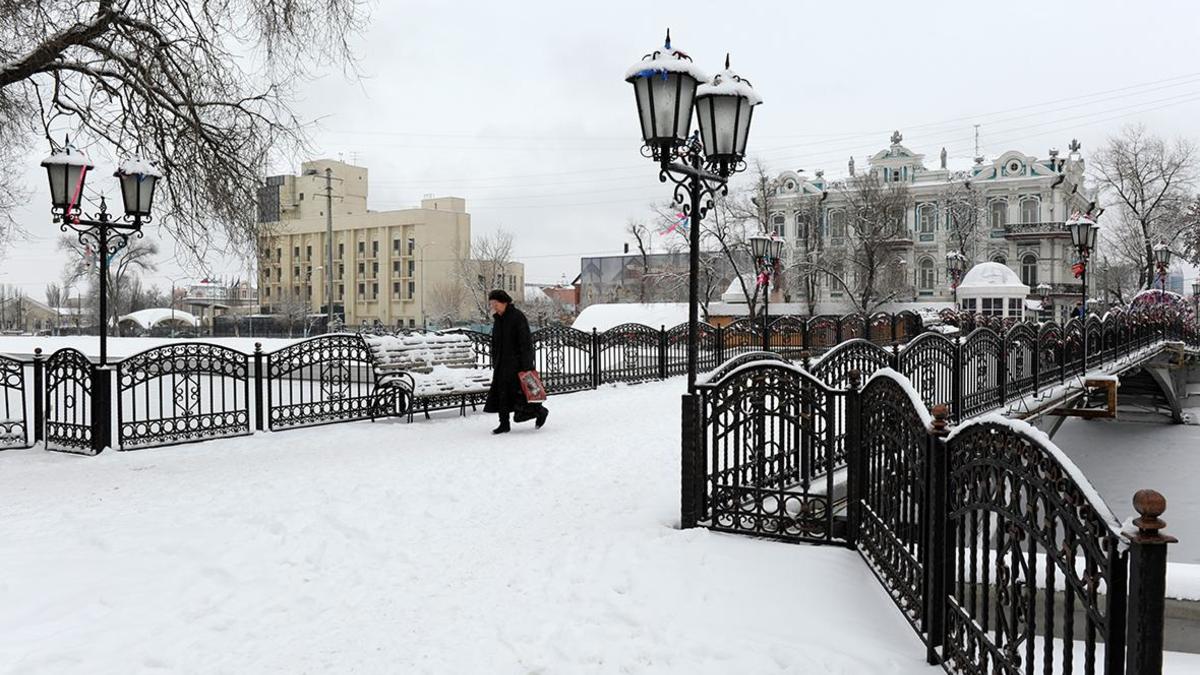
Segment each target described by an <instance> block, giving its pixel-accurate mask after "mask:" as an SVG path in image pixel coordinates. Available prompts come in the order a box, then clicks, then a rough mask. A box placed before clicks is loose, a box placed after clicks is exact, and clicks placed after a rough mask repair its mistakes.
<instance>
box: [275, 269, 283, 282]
mask: <svg viewBox="0 0 1200 675" xmlns="http://www.w3.org/2000/svg"><path fill="white" fill-rule="evenodd" d="M275 281H283V268H282V267H276V268H275Z"/></svg>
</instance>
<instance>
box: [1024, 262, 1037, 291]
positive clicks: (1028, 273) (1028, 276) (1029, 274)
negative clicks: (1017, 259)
mask: <svg viewBox="0 0 1200 675" xmlns="http://www.w3.org/2000/svg"><path fill="white" fill-rule="evenodd" d="M1021 283H1023V284H1025V285H1026V286H1028V287H1029V288H1030V289H1032V288H1033V287H1034V286H1037V283H1038V280H1037V256H1035V255H1033V254H1032V253H1030V254H1029V255H1027V256H1025V257H1024V258H1021Z"/></svg>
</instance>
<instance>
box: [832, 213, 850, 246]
mask: <svg viewBox="0 0 1200 675" xmlns="http://www.w3.org/2000/svg"><path fill="white" fill-rule="evenodd" d="M829 236H830V237H833V238H835V239H840V238H841V237H844V236H846V214H845V212H843V211H830V212H829Z"/></svg>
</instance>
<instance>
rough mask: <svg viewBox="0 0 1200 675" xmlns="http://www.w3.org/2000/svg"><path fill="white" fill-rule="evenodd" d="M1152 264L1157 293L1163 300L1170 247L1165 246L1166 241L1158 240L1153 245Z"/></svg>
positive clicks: (1169, 261)
mask: <svg viewBox="0 0 1200 675" xmlns="http://www.w3.org/2000/svg"><path fill="white" fill-rule="evenodd" d="M1154 266H1155V268H1156V270H1155V271H1156V272H1157V273H1158V274H1157V275H1156V276H1157V277H1158V287H1159V289H1160V291H1162V292H1161V293H1159V295H1158V299H1159V301H1163V300H1165V299H1166V298H1165V296H1166V291H1167V270H1168V268H1169V267H1170V266H1171V249H1170V248H1169V247H1167V244H1166V242H1159V243H1158V244H1155V246H1154Z"/></svg>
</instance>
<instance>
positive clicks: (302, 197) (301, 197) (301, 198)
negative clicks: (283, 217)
mask: <svg viewBox="0 0 1200 675" xmlns="http://www.w3.org/2000/svg"><path fill="white" fill-rule="evenodd" d="M300 201H304V193H303V192H301V193H300Z"/></svg>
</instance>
